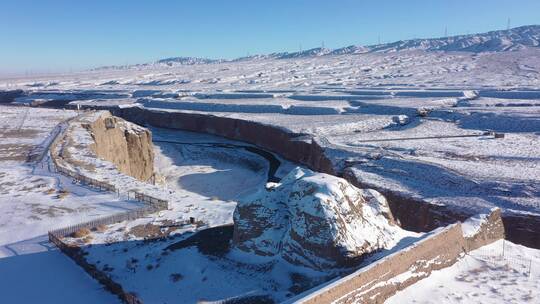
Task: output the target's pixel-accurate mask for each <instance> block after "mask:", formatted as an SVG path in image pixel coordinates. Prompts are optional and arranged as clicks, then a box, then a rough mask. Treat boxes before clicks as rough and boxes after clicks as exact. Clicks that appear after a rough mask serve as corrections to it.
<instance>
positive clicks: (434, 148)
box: [0, 26, 540, 303]
mask: <svg viewBox="0 0 540 304" xmlns="http://www.w3.org/2000/svg"><path fill="white" fill-rule="evenodd" d="M539 46H540V26H527V27H520V28H516V29H511V30H507V31H496V32H490V33H484V34H474V35H464V36H456V37H445V38H439V39H415V40H409V41H399V42H395V43H388V44H381V45H374V46H366V47H362V46H349V47H345V48H340V49H335V50H329V49H312V50H307V51H303V52H296V53H276V54H269V55H258V56H251V57H245V58H239V59H236V60H212V59H202V58H182V57H179V58H168V59H163V60H159V61H156V62H153V63H147V64H139V65H133V66H121V67H120V66H117V67H103V68H98V69H94V70H90V71H82V72H76V73H69V74H55V75H35V76H24V77H22V76H21V77H11V78H4V79H0V126H1V130H0V139H1V140H0V302H1V303H35V302H47V303H49V302H50V303H72V302H77V303H86V302H88V303H117V302H119V299H117V298H116V297H114V296H112V295H111V294H109V293H108V292H107V291H105V290H104V289H103V288H102V287H101V285H100V284H99V283H97V282H96V281H94V280H92V278H91V277H90V276H88V275H87V274H86V273H85V272H84V271H83V270H82V269H81V268H79V267H78V266H77V265H76V264H75V263H73V261H71V260H70V259H69V258H68V257H66V256H64V255H62V253H61V252H60V251H59V250H58V249H57V248H56V247H54V246H53V245H52V244H50V243H48V242H47V231H49V230H53V229H57V228H62V227H65V226H68V225H73V224H77V223H80V222H84V221H89V220H92V219H97V218H100V217H103V216H107V215H112V214H117V213H120V212H124V211H128V210H134V209H137V208H140V207H141V203H140V202H137V201H134V200H133V197H131V198H130V197H128V196H127V195H126V192H127V191H130V190H131V191H134V190H136V191H142V192H144V193H147V194H149V195H152V196H155V197H158V198H161V199H165V200H167V201H168V202H169V208H168V210H162V211H160V212H158V213H156V214H153V215H147V216H144V217H142V218H139V219H136V220H132V221H123V222H119V223H115V224H111V225H107V226H104V227H100V228H99V229H97V230H95V231H91V232H89V234H85V235H84V236H79V237H73V238H67V240H66V241H67V242H72V243H73V244H76V245H78V246H81V247H82V248H83V249H84V252H85V254H86V257H87V260H88V261H90V262H91V263H93V265H96V267H97V268H98V269H100V270H103V271H105V272H107V273H108V274H109V275H110V276H111V277H113V278H114V279H115V280H116V281H118V282H120V283H121V284H122V286H123V287H124V288H125V289H126V290H128V291H130V292H135V293H137V295H138V296H140V298H141V299H142V300H143V302H145V303H172V302H182V303H196V302H198V301H210V302H211V301H219V300H224V299H229V300H230V301H233V300H234V299H235V298H236V297H239V296H243V297H247V299H252V300H253V301H255V300H257V301H261V302H263V303H271V302H274V301H276V302H279V301H283V300H286V299H289V298H291V297H293V296H294V295H297V294H299V293H301V292H304V291H306V290H308V289H310V288H313V287H316V286H317V285H319V284H323V285H324V284H325V282H328V280H331V279H334V278H335V277H337V276H343V275H345V274H348V273H350V272H351V271H352V270H353V269H352V268H347V267H341V266H342V265H340V267H341V268H340V267H329V268H328V269H326V270H325V269H324V268H325V267H319V266H321V265H323V264H324V265H326V266H328V265H327V264H328V263H326V262H327V261H321V260H317V258H319V257H320V254H321V250H319V249H320V248H319V249H317V248H318V247H317V246H319V245H320V244H322V243H324V242H323V241H324V240H319V239H318V238H317V237H320V238H321V239H322V238H323V237H330V238H334V240H335V242H333V244H334V245H336V246H338V247H339V248H340V249H342V250H343V251H344V252H348V253H349V254H350V253H352V252H355V253H359V252H363V250H366V249H367V250H366V252H368V251H369V252H370V255H369V256H370V257H371V258H381V257H383V255H384V254H388V253H389V252H392V251H396V250H399V249H400V248H403V247H404V246H407V245H408V244H411V243H414V242H416V241H417V240H419V239H421V238H422V237H423V233H424V232H428V231H429V230H431V229H434V228H436V227H439V226H444V225H446V224H448V223H450V222H455V221H458V220H464V219H465V218H467V217H469V216H473V215H477V214H481V213H487V212H489V211H490V210H492V209H493V208H495V207H496V208H500V209H501V210H502V218H503V223H504V225H505V228H506V231H507V238H508V240H505V241H503V240H501V241H497V242H495V243H493V244H490V245H487V246H484V247H481V248H479V249H477V250H474V251H471V252H470V253H468V254H467V255H463V256H461V257H460V258H459V259H458V261H457V262H456V263H455V264H454V265H453V266H451V267H448V268H443V269H441V270H437V271H434V272H433V273H432V274H431V276H429V277H428V278H426V279H423V280H421V281H419V282H417V283H415V284H413V285H412V286H410V287H408V288H406V289H404V290H401V291H399V293H397V294H396V295H395V296H393V297H392V298H390V299H389V300H388V303H460V302H467V303H469V302H470V303H537V301H538V296H540V295H539V294H538V290H540V286H539V283H538V282H539V280H540V277H539V273H540V266H539V265H540V262H539V261H540V253H539V252H540V251H539V250H538V249H534V248H540V228H538V227H540V166H539V164H540V141H539V136H540V47H539ZM77 108H79V110H77ZM85 109H94V110H95V109H97V110H101V109H104V110H109V111H111V112H112V113H113V114H115V115H118V116H121V117H122V118H123V119H125V120H127V121H131V122H135V123H139V124H141V125H142V126H144V127H146V128H148V129H149V130H150V131H151V134H152V140H153V152H154V159H153V162H154V173H155V174H154V175H153V177H152V180H151V181H141V180H138V179H136V178H134V177H131V176H128V175H126V174H124V173H121V172H120V171H119V170H118V169H117V168H116V167H115V165H114V164H113V163H111V162H110V161H107V160H103V159H100V158H98V157H96V154H95V151H93V150H92V148H91V145H92V143H93V142H94V140H95V137H94V135H95V134H92V132H90V131H89V130H88V128H87V127H85V124H87V123H88V122H89V121H92V120H94V119H97V117H99V116H100V115H103V112H90V111H85ZM137 128H140V127H137V126H135V127H133V128H132V129H129V128H128V129H126V130H138V129H137ZM189 131H196V132H189ZM66 132H67V133H69V137H68V138H69V140H68V141H67V142H66V143H65V145H64V146H65V151H67V152H69V154H70V156H71V158H72V160H71V162H69V163H66V166H67V167H68V168H69V169H70V170H75V171H77V172H80V173H82V174H84V175H85V176H88V177H90V178H94V179H98V180H104V181H107V182H109V183H112V184H114V186H115V187H116V189H119V190H118V191H117V192H116V193H113V192H106V191H98V190H96V189H94V188H91V187H89V186H87V185H84V184H82V183H78V182H74V181H73V180H72V179H70V178H68V177H66V176H63V175H61V174H59V173H57V172H56V171H55V169H54V165H53V162H52V160H51V155H50V154H49V147H50V145H51V143H52V142H53V140H54V139H55V138H57V136H58V135H59V134H64V133H66ZM126 132H129V131H126ZM261 143H262V144H261ZM64 146H62V147H64ZM306 147H307V148H306ZM300 148H301V149H300ZM282 152H283V153H282ZM308 154H309V157H308V156H307V155H308ZM303 156H305V157H303ZM308 168H309V169H308ZM310 169H311V170H310ZM312 170H313V171H315V172H312ZM291 171H292V173H291ZM316 171H321V172H323V173H319V172H316ZM330 174H331V175H330ZM332 175H336V176H340V177H343V178H345V179H346V180H347V181H348V182H351V185H349V184H347V185H346V187H345V186H344V187H345V188H343V187H342V188H340V186H336V185H337V184H334V182H335V180H334V179H336V180H338V179H339V178H338V177H335V176H332ZM325 176H326V177H325ZM282 178H284V179H283V181H282V183H280V179H282ZM325 178H328V179H325ZM329 180H331V181H329ZM339 180H341V179H339ZM268 182H271V183H268ZM338 184H339V183H338ZM304 186H305V187H307V188H310V189H317V190H316V191H322V192H313V193H311V192H310V193H307V192H309V191H307V192H306V193H307V194H306V193H304V194H306V196H305V197H300V198H299V197H295V196H294V195H293V194H294V193H295V191H292V190H291V189H292V188H294V187H304ZM289 187H290V188H289ZM349 187H351V188H349ZM321 189H322V190H321ZM368 189H375V190H376V191H375V190H368ZM297 190H298V189H297ZM304 190H305V189H304ZM271 191H274V192H271ZM310 191H311V190H310ZM314 191H315V190H314ZM324 191H326V192H324ZM340 191H342V192H343V193H346V195H344V194H343V193H341V192H340ZM314 193H315V194H314ZM381 193H382V195H381ZM296 194H298V193H296ZM345 197H346V198H347V199H344V198H345ZM349 197H354V198H357V197H362V199H361V200H360V201H364V202H365V204H364V205H362V207H361V208H360V207H358V206H357V205H355V204H351V205H347V206H344V205H343V202H346V201H347V200H348V198H349ZM289 200H290V201H291V202H293V203H294V204H292V205H287V206H286V208H285V206H282V205H283V204H286V203H287V202H288V201H289ZM325 201H326V202H328V205H329V206H332V208H328V209H325V208H323V207H324V202H325ZM386 202H388V205H389V207H388V208H389V209H391V211H392V213H394V217H395V218H396V219H395V223H394V219H393V218H391V217H385V216H383V214H384V213H386V211H385V210H386V209H387V205H386ZM306 204H316V205H317V206H319V207H317V208H315V209H313V210H311V209H309V208H307V207H306ZM237 206H240V207H239V208H237ZM242 206H244V207H245V209H244V211H245V210H248V211H249V212H247V211H246V212H245V214H248V215H250V216H251V215H252V217H250V218H247V219H246V218H241V217H240V216H239V212H240V211H242ZM309 206H312V205H309ZM321 206H322V207H321ZM403 206H405V207H403ZM235 208H237V209H236V210H237V211H236V214H237V215H235ZM250 208H251V209H250ZM358 208H360V209H361V210H363V212H358V213H355V212H356V211H358V210H360V209H358ZM353 211H354V212H353ZM245 214H244V215H245ZM359 214H363V215H364V217H362V216H360V215H359ZM315 215H316V216H315ZM312 216H315V218H319V219H321V218H322V219H324V221H328V222H326V223H327V224H328V225H326V226H325V225H320V226H316V225H315V226H309V225H306V223H308V224H309V223H313V222H309V219H308V220H306V219H307V218H309V217H312ZM289 217H292V218H294V219H295V220H296V221H295V222H291V221H289V219H290V218H289ZM361 219H365V220H366V221H367V222H366V223H362V224H359V222H362V221H361ZM373 219H376V220H373ZM190 220H192V223H191V224H189V225H186V224H184V223H185V222H186V221H190ZM235 220H236V221H237V223H236V224H237V225H238V221H239V220H240V221H242V220H245V223H249V224H250V225H252V224H253V223H255V224H261V227H262V225H263V224H264V225H267V227H265V228H269V229H264V230H261V231H257V232H260V234H258V236H256V237H253V238H251V237H250V239H249V240H248V239H242V241H239V240H238V239H236V240H235V238H237V236H234V235H233V234H234V232H235V230H237V228H238V227H234V226H233V224H235ZM332 220H333V221H335V222H339V225H335V226H333V224H335V223H332V222H331V221H332ZM269 223H270V224H272V223H276V225H275V227H270V226H271V225H270V224H269ZM470 223H472V222H471V221H469V224H470ZM253 225H254V224H253ZM303 225H304V226H303ZM399 225H401V226H402V228H406V229H409V230H414V231H407V230H405V229H402V228H400V227H399ZM337 226H339V227H341V228H343V227H345V228H346V229H345V228H344V229H342V230H339V229H338V230H333V229H337V228H335V227H337ZM295 227H296V228H298V227H304V228H305V227H308V228H311V229H312V230H309V229H308V230H302V231H300V230H298V231H300V233H298V231H295V230H294V229H296V228H295ZM328 227H330V228H328ZM366 227H367V228H366ZM466 227H468V226H467V225H466ZM207 228H209V229H207ZM244 228H245V231H244V232H250V231H249V228H250V227H244ZM259 228H260V227H259ZM270 228H271V229H270ZM468 228H470V227H468ZM299 229H300V228H299ZM366 229H367V230H366ZM199 231H203V232H202V233H197V232H199ZM204 231H206V232H204ZM344 231H347V233H343V232H344ZM366 231H370V232H369V235H362V233H366ZM381 231H382V232H381ZM251 232H253V231H251ZM316 232H321V233H320V234H317V233H316ZM377 233H380V234H378V235H377ZM298 235H303V236H305V237H306V238H308V237H309V236H311V237H312V238H311V240H310V241H306V242H305V244H303V245H304V247H303V248H301V249H300V248H299V247H296V248H294V250H296V251H294V250H292V251H289V252H283V250H284V248H285V249H287V247H289V249H290V248H291V246H292V247H294V246H296V245H298V242H296V241H295V240H294V238H296V237H298ZM293 241H294V242H293ZM517 243H519V244H521V245H518V244H517ZM291 244H292V245H291ZM233 245H234V246H233ZM293 245H294V246H293ZM523 245H526V246H529V247H525V246H523ZM533 247H534V248H533ZM314 248H315V249H314ZM257 251H259V252H265V253H269V252H270V253H271V254H254V252H257ZM371 251H373V252H371ZM291 252H292V253H291ZM299 253H301V254H299ZM383 253H384V254H383ZM302 254H303V255H304V256H303V257H301V255H302ZM306 257H307V259H306V260H302V261H301V262H300V263H294V261H295V260H296V261H300V260H301V259H303V258H306ZM291 261H293V262H291ZM313 261H316V264H317V265H316V266H317V267H312V266H313V263H312V262H313ZM369 261H370V260H369V259H367V260H365V261H362V262H361V263H364V264H362V265H364V266H365V263H367V262H369ZM319 262H320V263H319ZM323 262H324V263H323ZM355 267H356V266H355ZM250 297H251V298H250ZM264 301H267V302H264ZM230 303H235V302H230ZM238 303H241V302H238Z"/></svg>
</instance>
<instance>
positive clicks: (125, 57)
mask: <svg viewBox="0 0 540 304" xmlns="http://www.w3.org/2000/svg"><path fill="white" fill-rule="evenodd" d="M507 18H511V25H512V27H514V26H520V25H526V24H539V23H540V1H539V0H445V1H439V0H424V1H421V0H408V1H401V0H399V1H398V0H395V1H384V0H379V1H360V0H356V1H354V0H332V1H330V0H327V1H322V0H311V1H309V0H274V1H270V0H268V1H258V0H249V1H247V0H245V1H244V0H227V1H226V0H221V1H218V0H214V1H210V0H186V1H181V0H177V1H172V0H171V1H168V0H155V1H149V0H148V1H144V0H130V1H128V0H107V1H105V0H69V1H68V0H34V1H28V0H0V41H1V44H0V73H14V72H17V73H24V72H25V71H32V72H47V71H50V72H56V71H67V70H69V69H74V70H77V69H83V68H88V67H94V66H101V65H110V64H126V63H142V62H148V61H153V60H155V59H159V58H164V57H171V56H197V57H211V58H233V57H239V56H245V55H246V54H248V53H249V54H256V53H270V52H276V51H296V50H298V49H299V47H300V45H302V47H303V49H308V48H312V47H318V46H320V45H321V43H322V41H324V42H325V46H326V47H329V48H336V47H341V46H347V45H351V44H364V45H366V44H374V43H376V42H377V39H378V36H379V35H380V37H381V40H382V41H384V42H389V41H395V40H400V39H409V38H417V37H439V36H442V35H443V33H444V28H445V26H447V27H448V33H449V34H465V33H468V32H470V33H474V32H484V31H489V30H497V29H504V28H505V27H506V21H507Z"/></svg>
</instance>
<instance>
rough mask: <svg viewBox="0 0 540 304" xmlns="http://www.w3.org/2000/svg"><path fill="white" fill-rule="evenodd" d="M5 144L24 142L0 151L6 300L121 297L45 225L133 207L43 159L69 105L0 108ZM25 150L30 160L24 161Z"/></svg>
mask: <svg viewBox="0 0 540 304" xmlns="http://www.w3.org/2000/svg"><path fill="white" fill-rule="evenodd" d="M0 115H1V117H2V120H1V123H2V137H3V139H2V140H3V143H5V144H6V145H7V144H9V145H13V146H24V149H19V150H17V151H16V152H12V153H9V154H7V153H6V154H2V156H0V273H1V274H2V275H0V294H1V295H2V297H1V302H3V303H34V302H44V301H46V302H47V303H66V302H78V303H96V302H102V303H117V302H118V300H117V299H116V298H115V297H113V296H112V295H110V294H109V293H108V292H107V291H105V290H103V288H102V286H101V285H99V284H98V283H97V282H96V281H94V280H93V279H91V278H90V277H89V276H88V275H86V274H85V272H84V271H83V270H82V269H81V268H80V267H79V266H77V265H76V264H75V263H73V262H72V261H71V260H70V259H68V258H67V257H66V256H65V255H63V254H62V253H61V252H60V251H59V250H58V249H56V247H54V246H53V245H51V244H49V242H48V239H47V231H48V230H51V229H55V228H61V227H64V226H67V225H72V224H76V223H79V222H82V221H87V220H89V219H92V218H96V217H100V216H103V215H107V214H112V213H116V212H120V211H125V210H129V209H131V208H135V207H137V206H138V204H136V203H134V202H124V201H121V200H119V199H118V198H117V197H116V196H115V195H112V194H108V193H100V192H95V191H93V190H91V189H87V188H84V187H79V186H76V185H73V184H72V182H71V180H69V179H66V178H64V177H62V176H60V175H57V174H55V173H52V172H51V171H50V170H49V161H48V156H46V155H45V157H44V158H43V160H42V161H39V159H40V155H43V152H44V151H45V150H46V146H47V145H48V143H50V140H51V139H52V137H53V135H54V134H56V133H57V129H56V128H55V127H56V126H57V124H58V123H60V122H61V121H63V120H65V119H68V118H70V117H73V116H74V115H75V113H73V112H71V111H57V110H48V109H35V108H13V107H9V108H6V107H0ZM28 155H36V157H32V158H31V159H32V160H33V161H31V162H26V160H27V159H29V158H28V157H27V156H28Z"/></svg>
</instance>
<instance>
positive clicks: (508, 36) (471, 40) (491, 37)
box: [367, 25, 540, 53]
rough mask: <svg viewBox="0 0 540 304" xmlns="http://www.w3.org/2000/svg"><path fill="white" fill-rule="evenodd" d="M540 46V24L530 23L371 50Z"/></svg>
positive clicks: (501, 49)
mask: <svg viewBox="0 0 540 304" xmlns="http://www.w3.org/2000/svg"><path fill="white" fill-rule="evenodd" d="M539 46H540V25H529V26H522V27H517V28H513V29H509V30H501V31H492V32H487V33H482V34H472V35H459V36H451V37H443V38H432V39H412V40H403V41H396V42H392V43H386V44H379V45H372V46H369V47H367V48H368V49H369V52H396V51H402V50H424V51H464V52H475V53H479V52H504V51H514V50H521V49H525V48H527V47H539Z"/></svg>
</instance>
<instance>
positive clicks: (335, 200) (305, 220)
mask: <svg viewBox="0 0 540 304" xmlns="http://www.w3.org/2000/svg"><path fill="white" fill-rule="evenodd" d="M403 232H404V231H403V230H401V228H400V227H398V226H397V225H396V224H395V223H394V220H393V217H392V215H391V213H390V209H389V208H388V204H387V202H386V199H385V198H384V197H383V196H382V195H381V194H380V193H378V192H376V191H374V190H362V189H358V188H356V187H354V186H352V185H351V184H349V183H348V182H347V181H346V180H344V179H342V178H338V177H335V176H332V175H327V174H323V173H315V172H313V171H310V170H308V169H302V168H296V169H294V170H292V171H291V172H290V173H289V174H288V175H287V176H286V177H285V178H283V179H282V181H281V183H279V184H274V185H271V186H270V187H268V189H263V190H260V191H259V192H257V193H255V194H254V195H252V196H251V197H249V198H247V199H246V200H245V201H243V202H240V203H239V204H238V206H237V207H236V210H235V212H234V237H233V243H234V245H235V247H236V248H238V249H240V250H242V251H245V252H250V253H254V254H257V255H261V256H275V257H281V258H283V259H285V260H286V261H288V262H289V263H292V264H294V265H302V266H307V267H310V268H313V269H325V268H331V267H346V266H350V265H354V264H355V263H357V262H359V261H361V260H362V258H363V257H365V255H367V254H369V253H372V252H375V251H377V250H380V249H383V248H390V247H392V246H394V245H395V244H396V243H397V241H398V240H399V239H401V237H402V234H403Z"/></svg>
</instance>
